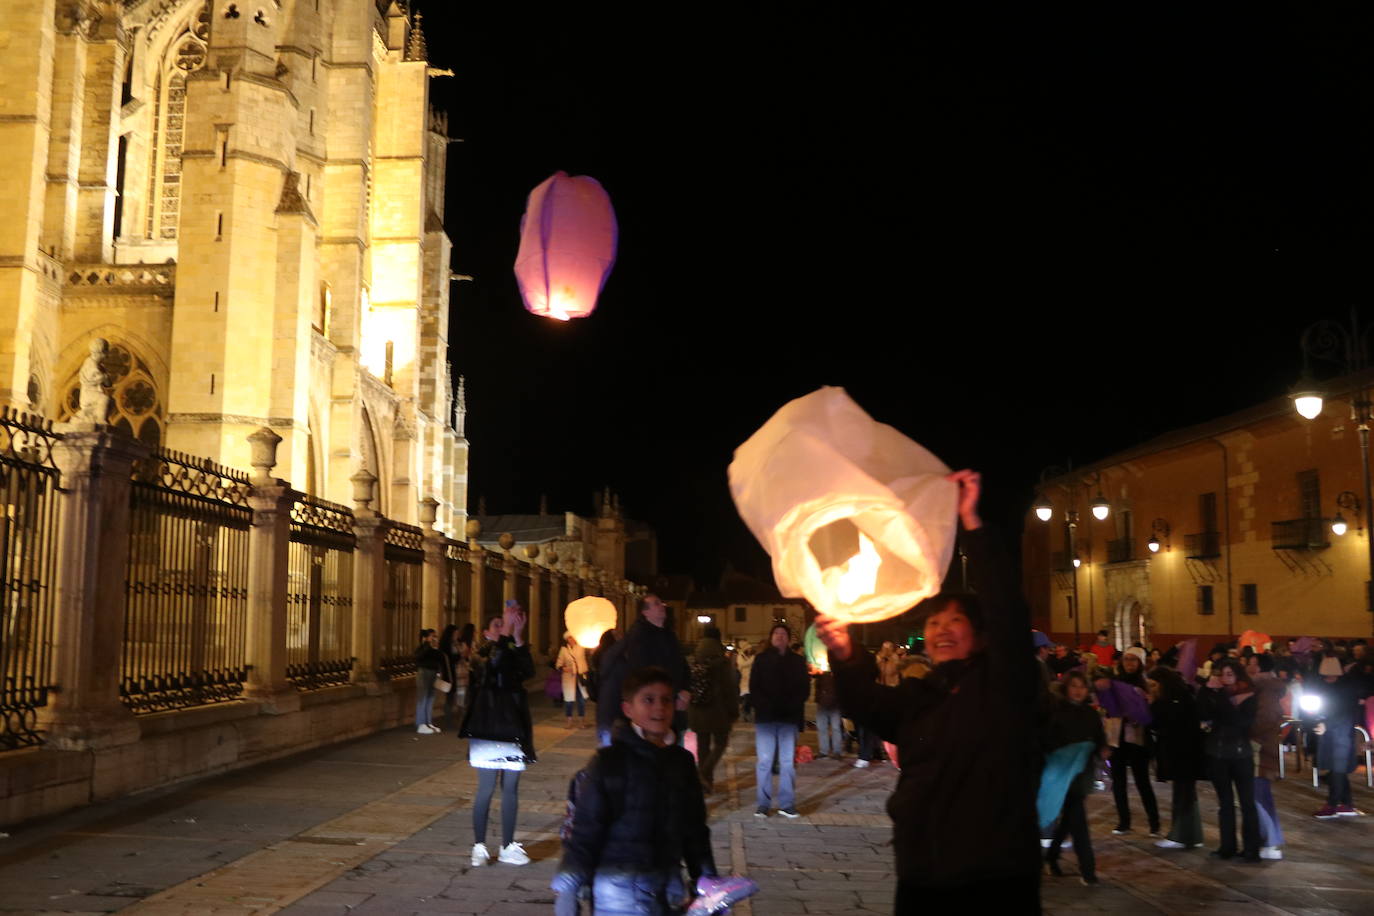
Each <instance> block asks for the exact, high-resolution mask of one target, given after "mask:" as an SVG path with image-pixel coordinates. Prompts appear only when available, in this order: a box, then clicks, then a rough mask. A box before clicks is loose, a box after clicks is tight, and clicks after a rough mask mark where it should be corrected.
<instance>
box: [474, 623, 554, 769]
mask: <svg viewBox="0 0 1374 916" xmlns="http://www.w3.org/2000/svg"><path fill="white" fill-rule="evenodd" d="M532 677H534V659H533V657H531V656H530V647H529V645H528V644H526V645H523V646H517V645H516V644H515V640H513V639H511V638H510V637H509V636H502V637H501V638H500V639H498V640H497V641H496V642H489V641H487V640H483V641H482V645H481V646H479V647H478V648H477V649H476V650H475V651H474V652H473V654H472V662H471V664H470V668H469V674H468V707H467V711H466V713H464V716H463V726H462V728H460V729H459V730H458V736H459V737H460V738H461V737H463V736H464V733H465V732H466V731H467V728H468V725H469V722H470V721H471V720H472V718H473V716H474V715H475V714H477V712H478V710H479V709H482V708H485V701H483V700H482V698H481V696H480V694H481V693H483V692H486V691H491V692H492V693H494V694H496V695H497V696H498V698H499V700H500V702H499V703H498V704H495V705H494V707H493V708H495V709H496V710H498V714H499V715H500V716H501V717H502V718H503V720H504V721H506V722H509V723H511V724H514V725H515V726H516V729H517V730H518V731H519V733H520V735H521V737H520V741H519V744H520V750H522V751H524V752H525V757H526V758H528V760H529V762H531V763H533V762H534V760H535V755H534V724H533V723H532V722H531V721H530V704H529V694H528V693H527V692H526V691H525V681H527V680H529V679H530V678H532Z"/></svg>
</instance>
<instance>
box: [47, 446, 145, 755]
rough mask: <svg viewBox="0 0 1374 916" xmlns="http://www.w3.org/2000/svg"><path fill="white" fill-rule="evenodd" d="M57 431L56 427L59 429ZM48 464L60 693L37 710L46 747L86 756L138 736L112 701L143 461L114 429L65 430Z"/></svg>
mask: <svg viewBox="0 0 1374 916" xmlns="http://www.w3.org/2000/svg"><path fill="white" fill-rule="evenodd" d="M63 427H64V428H63ZM63 427H60V428H62V431H63V435H64V438H63V439H62V440H61V441H60V442H58V443H57V444H56V445H55V446H54V447H53V462H54V463H55V464H56V465H57V467H58V470H59V471H61V473H62V487H63V489H64V490H65V491H66V492H65V493H63V494H62V498H61V502H60V503H59V509H58V515H59V521H60V523H59V525H58V544H57V570H56V586H55V589H54V596H53V597H54V615H55V616H54V621H53V669H54V670H53V674H54V679H55V682H56V683H57V684H58V686H60V687H61V690H60V691H58V692H57V693H54V694H51V695H50V696H49V697H48V705H47V706H46V707H44V708H43V709H41V710H40V711H39V727H40V728H42V729H44V730H45V731H46V732H47V746H48V747H50V748H54V749H57V750H67V751H88V750H95V749H98V748H105V747H116V746H118V745H121V744H131V743H133V742H135V741H137V740H138V739H139V737H140V729H139V726H138V722H137V721H135V719H134V716H133V713H131V712H129V710H128V709H127V708H126V707H125V706H124V704H123V703H121V702H120V700H119V679H120V664H121V656H122V654H123V645H124V611H125V587H124V577H125V568H126V566H127V564H128V560H129V478H130V476H131V473H132V468H133V462H134V461H135V460H136V459H138V458H143V457H145V456H146V455H147V454H148V450H147V448H146V447H145V446H143V445H142V444H141V443H138V442H135V441H134V440H133V439H132V438H130V437H128V436H125V435H123V434H122V433H118V432H116V431H115V430H114V428H113V427H110V426H106V425H104V424H97V423H92V422H90V421H82V420H77V421H73V422H71V423H67V424H63Z"/></svg>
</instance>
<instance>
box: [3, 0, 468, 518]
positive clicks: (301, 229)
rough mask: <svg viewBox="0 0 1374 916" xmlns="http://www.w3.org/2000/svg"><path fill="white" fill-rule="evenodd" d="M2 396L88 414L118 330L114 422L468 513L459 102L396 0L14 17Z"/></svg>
mask: <svg viewBox="0 0 1374 916" xmlns="http://www.w3.org/2000/svg"><path fill="white" fill-rule="evenodd" d="M0 44H3V46H4V54H3V55H0V141H2V142H3V143H4V147H5V149H6V150H7V151H8V152H9V156H10V163H11V166H12V168H11V169H7V170H6V172H5V175H4V176H3V177H0V187H3V193H4V196H5V198H6V200H7V201H9V206H10V208H11V209H10V218H8V219H6V220H4V221H3V222H2V223H0V404H3V405H6V406H10V407H15V408H18V409H22V410H24V411H27V412H29V413H33V414H40V415H43V416H46V417H49V418H52V419H56V420H65V419H68V418H69V417H70V416H71V415H72V414H73V412H74V409H75V401H74V398H73V395H74V392H75V389H76V373H77V370H78V368H79V366H80V364H81V362H82V360H83V359H85V357H86V354H87V349H88V343H89V341H90V340H91V339H93V338H96V337H101V338H105V339H107V340H109V342H110V344H111V357H112V361H111V363H110V364H109V365H108V366H107V370H108V371H109V372H110V374H111V376H112V382H113V384H112V386H111V395H112V398H113V404H114V406H113V411H112V413H111V415H110V417H109V421H110V423H111V424H112V425H113V426H115V427H116V428H118V429H122V430H123V431H125V432H127V433H129V434H131V435H133V436H134V437H136V438H138V439H140V440H142V441H143V442H145V443H148V444H158V445H164V446H168V447H171V448H174V449H177V450H179V451H182V452H186V453H189V454H194V455H199V456H203V457H205V458H209V459H211V460H214V461H217V462H219V463H221V464H224V465H227V466H230V467H237V468H242V469H246V468H247V467H248V452H247V446H246V436H247V435H248V434H249V433H250V432H252V431H253V430H254V429H256V428H258V427H261V426H267V427H270V428H271V429H273V430H274V431H275V432H276V433H277V434H278V435H280V436H281V437H282V440H283V441H282V444H281V448H280V453H279V454H280V458H279V466H278V471H277V472H278V473H279V474H280V476H281V477H282V478H284V479H286V480H288V481H290V482H291V484H292V485H293V486H295V487H297V488H299V489H302V490H305V491H307V492H310V493H312V494H314V495H318V496H321V497H324V498H326V499H330V500H334V501H338V502H347V501H348V499H349V494H350V484H349V478H350V477H351V476H352V475H353V474H354V473H355V472H357V471H358V470H359V468H363V467H365V468H367V469H369V470H370V471H371V472H372V473H373V474H374V475H375V476H376V477H377V478H378V480H379V482H380V484H379V495H378V499H379V503H380V505H379V506H378V508H379V509H380V511H381V512H382V513H383V514H384V515H386V516H388V517H389V518H392V519H395V520H397V521H401V522H407V523H412V524H413V523H416V522H417V521H418V514H417V513H418V508H417V507H418V504H419V502H420V500H422V499H425V498H433V499H435V500H436V501H437V502H438V509H437V521H436V528H437V529H438V530H439V531H441V532H444V533H446V534H450V535H455V536H459V537H461V536H462V533H463V531H464V523H465V520H466V512H465V504H466V489H467V442H466V440H465V438H464V436H463V433H462V412H463V407H462V398H461V392H455V391H454V390H453V385H452V383H451V381H450V378H451V375H450V368H449V365H448V362H447V349H448V338H449V333H450V329H449V326H448V313H449V309H448V296H449V285H450V279H449V277H450V273H449V254H450V243H449V239H448V237H447V235H446V234H445V232H444V228H443V217H444V197H443V189H444V170H445V151H446V149H447V146H448V142H449V141H448V137H447V123H446V119H445V117H444V116H443V115H441V114H438V113H435V112H433V111H432V110H431V109H430V107H429V98H428V90H429V86H428V83H429V80H430V79H431V77H432V76H433V74H434V71H432V70H431V69H430V68H429V66H428V64H427V62H426V60H425V53H424V41H423V36H422V35H421V34H420V32H419V29H418V28H417V27H416V23H415V22H414V21H413V19H412V17H411V15H410V14H409V13H408V12H407V10H406V9H405V6H404V5H403V4H401V3H398V2H392V0H387V2H383V3H378V2H375V0H273V2H261V3H241V2H240V3H231V2H227V0H225V2H221V0H123V2H96V0H73V2H62V3H58V2H56V0H37V2H32V3H25V4H20V5H18V6H17V7H16V8H15V9H13V10H9V11H8V12H7V23H6V30H5V31H4V32H3V33H0Z"/></svg>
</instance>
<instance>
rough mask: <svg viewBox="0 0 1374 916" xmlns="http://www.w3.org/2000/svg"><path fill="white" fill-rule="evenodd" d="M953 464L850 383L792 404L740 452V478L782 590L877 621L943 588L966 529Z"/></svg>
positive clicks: (745, 509) (738, 490)
mask: <svg viewBox="0 0 1374 916" xmlns="http://www.w3.org/2000/svg"><path fill="white" fill-rule="evenodd" d="M948 473H949V468H947V467H945V465H944V463H943V462H941V461H940V459H939V458H936V457H935V456H934V455H933V454H931V453H930V452H929V451H928V450H926V449H925V448H923V447H921V446H920V445H918V444H916V443H915V442H913V441H911V440H910V439H908V438H907V437H906V436H904V435H902V434H901V433H900V432H898V431H897V430H895V429H893V428H892V427H891V426H888V425H886V424H884V423H878V422H876V421H875V420H874V419H873V418H872V417H870V416H869V415H868V414H867V413H865V412H864V410H863V408H861V407H859V405H858V404H856V403H854V401H853V399H851V398H850V397H849V395H848V394H846V393H845V391H844V389H842V388H831V387H826V388H821V389H820V390H818V391H814V392H812V393H811V394H808V395H806V396H805V397H801V398H797V399H796V400H794V401H790V402H789V403H787V404H785V405H783V407H782V409H780V410H779V411H778V412H777V413H775V414H774V415H773V416H772V417H771V418H770V419H769V420H768V422H767V423H765V424H764V425H763V426H762V427H760V429H759V430H758V431H757V432H756V433H754V435H752V436H750V437H749V439H748V440H747V441H746V442H745V443H744V444H743V445H741V446H740V447H739V448H738V449H736V450H735V459H734V461H732V462H731V463H730V471H729V476H730V493H731V495H732V496H734V499H735V507H736V508H737V509H738V510H739V514H740V517H741V518H743V519H744V522H745V524H746V525H748V526H749V530H750V531H752V532H753V533H754V536H755V537H757V538H758V539H759V543H761V544H762V545H763V548H764V549H765V550H767V551H768V555H769V556H770V557H772V558H773V577H774V579H776V580H777V585H778V589H779V590H780V591H781V592H782V593H783V594H784V595H786V596H788V597H792V598H796V597H801V598H805V599H806V600H808V601H810V602H811V604H812V605H813V606H814V607H815V608H816V610H818V611H820V612H821V613H823V614H827V615H829V616H831V617H837V618H840V619H842V620H846V621H848V622H850V623H872V622H874V621H878V620H886V619H887V618H889V617H895V616H897V615H898V614H901V613H902V612H903V611H906V610H908V609H909V608H911V607H912V606H913V605H915V604H917V603H918V602H920V601H922V600H924V599H926V598H929V597H930V596H931V595H934V594H935V593H936V592H938V591H939V590H940V583H941V582H942V581H943V579H944V576H945V571H946V570H947V569H948V568H949V562H950V558H951V557H952V556H953V553H954V538H955V535H956V533H957V528H956V525H957V518H956V509H957V505H958V486H957V485H956V484H954V483H952V482H950V481H948V480H946V479H945V476H946V475H947V474H948Z"/></svg>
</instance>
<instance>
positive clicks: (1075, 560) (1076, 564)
mask: <svg viewBox="0 0 1374 916" xmlns="http://www.w3.org/2000/svg"><path fill="white" fill-rule="evenodd" d="M1082 565H1083V561H1082V560H1080V559H1079V558H1078V557H1074V558H1073V568H1074V569H1077V568H1078V567H1080V566H1082Z"/></svg>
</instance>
